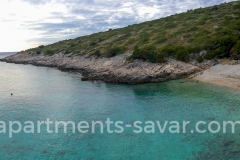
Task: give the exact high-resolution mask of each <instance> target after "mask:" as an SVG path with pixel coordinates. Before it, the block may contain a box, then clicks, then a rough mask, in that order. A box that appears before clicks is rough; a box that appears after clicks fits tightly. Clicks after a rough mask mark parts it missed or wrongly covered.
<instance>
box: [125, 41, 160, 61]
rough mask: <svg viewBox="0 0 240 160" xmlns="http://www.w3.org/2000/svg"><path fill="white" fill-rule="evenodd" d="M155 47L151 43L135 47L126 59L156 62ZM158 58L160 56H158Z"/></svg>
mask: <svg viewBox="0 0 240 160" xmlns="http://www.w3.org/2000/svg"><path fill="white" fill-rule="evenodd" d="M156 55H157V54H156V47H155V46H154V45H152V44H148V45H145V46H143V47H142V48H138V47H135V49H134V52H133V54H132V56H131V57H129V59H128V60H130V61H133V60H135V59H142V60H144V61H149V62H152V63H155V62H156ZM159 59H160V58H159Z"/></svg>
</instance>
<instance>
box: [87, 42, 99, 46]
mask: <svg viewBox="0 0 240 160" xmlns="http://www.w3.org/2000/svg"><path fill="white" fill-rule="evenodd" d="M96 44H97V42H91V43H90V44H89V46H95V45H96Z"/></svg>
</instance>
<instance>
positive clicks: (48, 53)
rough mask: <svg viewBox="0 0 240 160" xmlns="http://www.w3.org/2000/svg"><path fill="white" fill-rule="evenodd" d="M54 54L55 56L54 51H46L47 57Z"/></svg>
mask: <svg viewBox="0 0 240 160" xmlns="http://www.w3.org/2000/svg"><path fill="white" fill-rule="evenodd" d="M53 54H54V51H53V50H51V49H46V50H45V55H49V56H51V55H53Z"/></svg>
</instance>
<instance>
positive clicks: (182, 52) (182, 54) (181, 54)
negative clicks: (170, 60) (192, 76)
mask: <svg viewBox="0 0 240 160" xmlns="http://www.w3.org/2000/svg"><path fill="white" fill-rule="evenodd" d="M176 59H177V60H179V61H184V62H188V61H189V59H190V54H189V52H188V51H187V49H185V48H179V49H178V51H177V53H176Z"/></svg>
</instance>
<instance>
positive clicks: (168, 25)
mask: <svg viewBox="0 0 240 160" xmlns="http://www.w3.org/2000/svg"><path fill="white" fill-rule="evenodd" d="M175 27H177V24H176V23H173V22H169V23H167V24H165V25H164V29H172V28H175Z"/></svg>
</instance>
